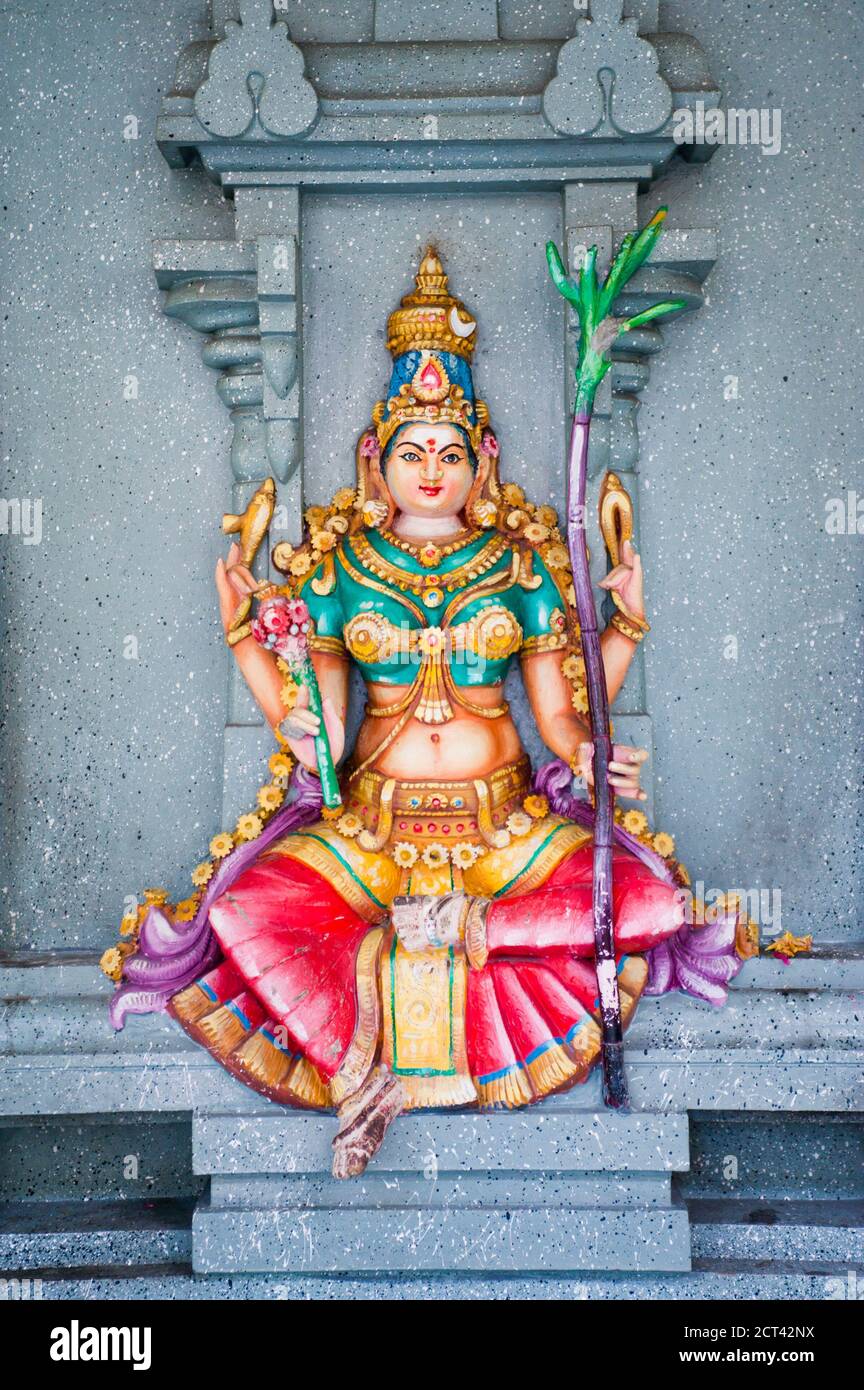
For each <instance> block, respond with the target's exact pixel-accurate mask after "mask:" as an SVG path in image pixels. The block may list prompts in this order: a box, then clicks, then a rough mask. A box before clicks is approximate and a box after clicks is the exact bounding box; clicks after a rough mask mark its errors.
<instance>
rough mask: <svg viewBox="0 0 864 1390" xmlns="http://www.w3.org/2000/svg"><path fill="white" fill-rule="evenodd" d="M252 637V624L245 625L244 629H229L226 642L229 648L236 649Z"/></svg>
mask: <svg viewBox="0 0 864 1390" xmlns="http://www.w3.org/2000/svg"><path fill="white" fill-rule="evenodd" d="M251 636H252V624H251V623H243V625H242V627H235V628H229V630H228V632H227V633H226V634H225V641H226V643H227V644H228V646H229V647H236V646H237V643H238V642H244V641H245V640H246V638H247V637H251Z"/></svg>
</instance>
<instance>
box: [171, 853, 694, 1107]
mask: <svg viewBox="0 0 864 1390" xmlns="http://www.w3.org/2000/svg"><path fill="white" fill-rule="evenodd" d="M614 858H615V872H614V900H613V901H614V921H615V945H616V957H617V959H618V964H619V988H620V993H621V1000H622V1012H623V1016H624V1021H625V1024H626V1023H627V1022H628V1021H629V1019H630V1018H631V1017H632V1015H633V1013H634V1011H635V1007H636V1003H637V1001H638V998H639V995H640V993H641V990H642V988H643V985H644V983H645V978H646V974H647V965H646V962H645V961H644V959H643V958H642V956H641V954H640V953H642V952H644V951H646V950H649V949H650V948H651V947H652V946H655V945H657V944H658V943H659V942H660V941H662V940H663V939H664V938H665V937H667V936H669V935H670V934H672V933H673V932H675V931H677V930H678V928H679V927H680V926H681V922H682V912H683V909H682V906H681V900H680V894H679V893H678V892H677V890H676V889H674V888H672V887H670V886H669V885H668V884H665V883H662V882H661V881H660V880H658V879H656V878H655V877H654V876H653V875H652V874H651V872H650V870H649V869H647V868H646V867H645V866H644V865H642V864H641V863H640V862H639V861H638V860H637V859H635V858H634V857H633V856H632V855H630V854H628V853H627V852H626V851H624V850H620V849H616V850H615V855H614ZM591 878H592V849H591V846H590V845H586V846H584V847H582V848H581V849H577V850H575V851H574V852H573V853H571V854H570V855H569V856H568V857H567V858H566V859H565V860H564V861H563V862H562V863H560V864H559V865H558V867H557V868H556V869H555V870H554V872H553V873H552V874H551V875H550V877H549V878H548V879H547V880H546V882H545V883H544V884H543V886H542V887H541V888H539V889H536V890H535V891H533V892H529V893H525V894H522V895H519V896H515V897H509V898H507V897H505V898H502V899H500V900H498V901H495V902H493V903H492V905H491V907H490V910H489V916H488V935H489V942H490V956H489V960H488V962H487V964H486V965H485V966H484V968H483V969H481V970H469V969H468V968H467V965H466V963H465V961H464V957H462V956H461V953H460V954H459V955H458V956H457V955H456V954H455V953H454V952H449V953H448V954H447V957H446V961H444V962H443V964H442V969H443V970H444V972H445V974H446V973H447V972H450V974H449V998H450V999H451V1001H452V1000H454V998H455V1003H454V1004H453V1008H454V1010H455V1013H456V1015H458V1016H457V1017H456V1019H455V1025H456V1026H455V1030H454V1028H453V1027H452V1026H451V1040H450V1041H451V1044H452V1048H453V1052H454V1056H453V1059H452V1061H453V1065H452V1067H451V1068H449V1069H448V1068H447V1067H446V1066H441V1067H431V1068H430V1067H428V1066H426V1067H422V1066H406V1067H405V1068H404V1071H405V1076H406V1082H407V1083H408V1088H409V1094H410V1095H412V1096H413V1098H414V1099H413V1103H414V1104H420V1105H423V1104H435V1105H440V1104H479V1105H504V1106H513V1105H521V1104H526V1103H528V1102H530V1101H533V1100H536V1099H539V1098H540V1097H541V1096H543V1095H546V1094H548V1093H549V1092H550V1091H554V1090H558V1089H560V1088H561V1087H564V1086H568V1085H572V1084H574V1082H578V1081H584V1080H585V1078H586V1077H587V1075H588V1074H589V1072H590V1070H591V1068H592V1066H593V1065H594V1062H595V1061H596V1060H597V1057H598V1055H599V1050H600V1030H599V1025H598V1018H599V1006H598V999H597V984H596V977H595V973H594V967H593V963H592V957H593V929H592V884H591ZM210 922H211V925H212V928H213V931H214V933H215V935H216V937H217V938H218V941H219V944H220V945H221V948H222V951H223V953H224V957H225V959H224V962H223V963H222V964H221V965H219V966H217V967H216V969H215V970H212V971H211V972H210V973H209V974H207V975H206V976H204V977H203V978H202V979H201V980H199V981H198V982H197V983H196V984H195V985H192V986H191V987H190V988H188V989H186V990H184V991H183V992H182V993H181V994H179V995H176V996H175V998H174V999H173V1000H172V1002H171V1006H170V1008H171V1012H172V1013H173V1014H174V1016H175V1017H176V1018H177V1019H178V1020H179V1021H180V1022H181V1023H182V1025H183V1026H184V1028H186V1029H187V1031H188V1032H189V1033H190V1034H192V1036H194V1037H195V1038H196V1039H197V1040H198V1041H200V1042H201V1043H203V1044H204V1045H205V1046H206V1047H207V1048H208V1049H209V1051H210V1052H211V1053H212V1054H213V1055H214V1056H215V1057H216V1058H217V1059H218V1060H219V1061H220V1062H221V1063H222V1064H223V1065H225V1066H226V1067H227V1068H228V1069H229V1070H230V1071H231V1072H232V1073H233V1074H235V1075H236V1076H237V1077H238V1078H239V1079H241V1080H243V1081H244V1082H245V1083H246V1084H248V1085H251V1086H253V1087H254V1088H255V1089H256V1090H258V1091H260V1092H262V1093H263V1094H264V1095H266V1096H268V1097H269V1098H271V1099H273V1100H277V1101H281V1102H286V1103H291V1104H300V1105H309V1106H315V1107H324V1106H328V1105H331V1104H334V1103H337V1102H338V1101H339V1100H340V1099H341V1098H342V1097H343V1096H344V1095H345V1094H348V1093H349V1092H350V1090H351V1089H353V1087H354V1085H356V1084H357V1083H358V1081H359V1080H362V1077H363V1075H364V1074H365V1072H367V1071H368V1069H369V1067H370V1066H371V1064H372V1063H373V1061H374V1060H375V1058H376V1056H380V1055H381V1052H382V1047H383V1048H384V1052H385V1055H386V1060H387V1063H388V1065H390V1066H391V1067H393V1069H394V1070H396V1071H400V1070H402V1068H401V1067H400V1065H399V1064H398V1061H399V1059H398V1056H397V1057H395V1058H394V1055H393V1052H394V1047H393V1038H392V1037H391V1038H390V1045H389V1050H388V1046H387V1037H388V1033H387V1030H388V1027H391V1025H392V1028H393V1029H395V1030H396V1031H398V1028H399V1020H398V1018H394V1020H391V1018H390V1014H391V1013H392V1014H393V1015H394V1016H395V1014H396V1009H395V1006H394V1005H393V998H395V995H394V996H393V998H391V997H390V996H389V995H388V998H387V1001H386V1002H387V1005H388V1007H387V1008H386V1009H384V1010H382V1007H381V1005H382V991H383V992H386V991H387V989H388V988H389V986H388V984H387V980H388V978H389V977H388V976H387V970H388V969H389V968H390V967H389V965H388V962H389V961H390V960H391V959H393V960H395V956H396V947H395V945H394V943H393V939H392V933H391V932H390V930H389V928H387V927H376V926H374V925H373V926H370V923H369V922H368V921H367V920H366V919H365V918H363V917H361V916H359V915H358V913H357V912H355V911H354V910H353V909H352V908H351V907H349V906H348V905H347V904H346V903H345V902H344V900H343V899H342V898H341V897H340V895H339V893H338V892H337V891H336V889H335V888H334V887H333V886H332V885H331V884H330V883H329V882H328V881H327V880H326V879H324V878H323V877H321V875H319V874H318V873H316V872H315V871H314V870H312V869H310V868H308V867H307V866H306V865H304V864H301V863H299V862H298V861H297V860H296V859H293V858H288V857H287V856H285V855H278V856H274V857H270V858H265V859H263V860H262V861H261V862H260V863H257V864H254V865H253V866H252V867H250V868H249V869H247V870H246V872H245V873H244V874H242V875H241V876H240V878H238V880H237V881H236V883H235V884H234V885H233V886H232V887H231V888H230V889H229V890H228V891H227V892H226V893H225V894H224V895H223V896H222V897H221V898H220V899H219V900H218V901H217V902H216V903H215V904H214V906H213V907H212V908H211V911H210ZM394 968H395V967H394ZM392 978H393V979H394V980H395V978H396V977H395V974H394V975H393V976H392ZM382 980H383V982H384V983H383V985H382ZM444 983H445V985H446V983H447V981H446V980H445V982H444ZM454 1038H455V1042H454V1041H453V1039H454ZM446 1042H447V1039H445V1046H446ZM394 1062H395V1064H394ZM447 1078H451V1079H450V1080H448V1079H447ZM412 1088H413V1089H412Z"/></svg>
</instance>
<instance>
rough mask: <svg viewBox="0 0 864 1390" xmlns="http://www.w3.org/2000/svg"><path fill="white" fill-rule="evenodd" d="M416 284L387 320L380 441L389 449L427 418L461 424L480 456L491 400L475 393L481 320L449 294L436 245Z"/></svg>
mask: <svg viewBox="0 0 864 1390" xmlns="http://www.w3.org/2000/svg"><path fill="white" fill-rule="evenodd" d="M415 283H416V288H415V290H414V291H413V292H412V293H411V294H406V295H405V296H404V298H403V300H402V303H401V305H400V307H399V308H398V309H396V310H394V312H393V313H392V314H391V315H390V317H389V319H388V321H387V348H388V350H389V352H390V353H391V355H392V357H393V376H392V378H391V381H390V395H389V399H388V400H387V401H379V402H378V404H377V405H376V406H375V408H374V410H373V411H372V419H373V421H374V424H375V433H376V435H377V437H378V443H379V445H380V446H381V449H382V450H383V449H386V447H387V445H388V443H389V442H390V440H391V439H392V437H393V435H394V434H395V433H396V431H397V430H398V429H399V428H400V427H401V426H402V425H405V424H410V423H413V422H414V421H418V420H423V421H427V422H428V423H429V424H452V425H458V426H460V427H461V428H462V429H464V430H465V432H466V434H467V435H468V438H469V439H470V441H471V447H472V448H473V450H474V453H475V454H477V453H478V451H479V448H480V440H481V438H482V436H483V430H484V429H485V428H486V426H487V425H488V423H489V411H488V409H487V407H486V404H485V402H484V401H479V400H476V399H475V397H474V383H473V379H472V376H471V359H472V357H473V355H474V349H475V347H476V345H477V321H476V319H473V318H472V317H471V315H470V314H469V313H468V310H467V309H466V308H465V306H464V304H462V303H461V301H460V300H458V299H456V298H454V296H453V295H452V294H450V293H449V292H448V290H447V276H446V275H445V274H444V270H443V267H442V265H441V261H440V258H439V256H438V252H437V251H436V250H435V248H434V247H433V246H430V247H428V248H427V250H426V254H425V255H424V257H423V259H422V261H421V262H420V269H419V270H418V272H417V275H416V278H415Z"/></svg>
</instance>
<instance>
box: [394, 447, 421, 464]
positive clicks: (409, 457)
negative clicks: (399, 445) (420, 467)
mask: <svg viewBox="0 0 864 1390" xmlns="http://www.w3.org/2000/svg"><path fill="white" fill-rule="evenodd" d="M399 457H400V458H401V459H403V460H404V462H405V463H419V461H420V455H419V454H415V453H414V452H413V450H406V451H405V453H404V454H400V455H399Z"/></svg>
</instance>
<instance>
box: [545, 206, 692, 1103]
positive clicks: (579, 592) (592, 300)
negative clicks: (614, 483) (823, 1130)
mask: <svg viewBox="0 0 864 1390" xmlns="http://www.w3.org/2000/svg"><path fill="white" fill-rule="evenodd" d="M665 216H666V209H665V208H661V209H660V211H659V212H657V213H656V214H655V216H654V217H653V218H652V219H651V221H650V222H649V223H648V224H647V226H646V227H644V228H643V229H642V231H641V232H639V233H638V234H636V233H632V232H630V233H628V234H627V235H626V236H625V237H624V239H623V241H622V243H621V246H620V247H619V250H618V253H617V255H616V256H615V257H614V259H613V261H612V265H611V266H610V269H609V274H608V275H607V277H606V279H605V281H604V283H603V285H602V287H600V286H599V285H598V281H597V270H596V265H597V248H596V246H592V247H591V248H590V250H589V251H588V253H587V255H586V257H585V263H584V265H583V267H582V270H581V271H580V272H579V273H578V274H577V276H576V279H575V282H574V281H573V280H571V279H570V278H569V277H568V275H567V272H566V270H565V267H564V262H563V260H562V259H561V256H560V253H559V251H558V248H557V247H556V246H555V244H554V242H551V241H550V242H548V243H547V246H546V260H547V264H548V267H549V274H550V275H551V277H552V280H553V283H554V284H555V287H556V289H557V290H558V292H559V293H560V294H562V295H563V296H564V298H565V299H566V300H567V301H568V302H569V303H570V304H571V305H572V306H573V308H574V309H575V311H576V313H577V315H578V318H579V349H578V355H577V366H576V398H575V402H574V406H573V423H572V428H571V432H570V453H569V463H568V471H567V547H568V550H569V552H570V564H571V568H572V570H573V589H574V593H575V597H576V612H577V616H578V619H579V626H580V629H581V640H582V655H583V658H584V661H585V680H586V685H587V689H588V710H589V718H590V724H591V739H592V743H593V759H592V765H593V775H594V808H595V821H594V851H593V866H592V910H593V919H594V921H593V925H594V958H595V968H596V971H597V993H598V996H599V1000H600V1026H601V1035H602V1051H601V1061H602V1071H603V1099H604V1102H605V1104H606V1105H607V1106H609V1107H611V1108H612V1109H621V1108H623V1107H624V1106H626V1105H627V1104H628V1097H627V1079H626V1076H625V1073H624V1058H623V1041H622V1039H623V1030H622V1023H621V999H620V995H619V992H618V974H617V968H616V965H615V934H614V922H613V910H612V887H613V877H612V832H613V827H614V811H615V794H614V789H613V788H612V787H611V786H610V784H609V763H610V762H611V761H612V735H611V729H610V723H609V697H608V692H607V688H606V673H605V670H604V667H603V655H602V652H601V650H600V634H599V632H598V629H597V609H596V605H595V603H594V590H593V586H592V583H591V574H590V570H589V563H588V548H587V541H586V531H585V498H586V491H587V482H588V445H589V442H590V437H591V421H592V417H593V413H594V398H595V396H596V393H597V388H598V387H599V385H600V383H601V381H602V380H603V378H604V377H605V375H606V373H607V372H608V371H609V368H610V367H611V365H612V363H611V358H610V357H609V352H610V350H611V348H612V346H613V344H614V343H615V342H616V341H617V339H618V338H619V337H620V336H621V334H622V333H626V332H628V331H629V330H630V329H631V328H637V327H639V326H640V325H641V324H643V323H648V322H650V321H651V320H652V319H655V318H661V317H662V316H664V315H665V314H670V313H672V312H673V311H675V310H678V309H683V308H685V307H686V306H685V304H684V302H683V301H682V300H669V301H664V302H663V303H660V304H654V305H652V306H651V307H650V308H648V309H645V310H644V311H642V312H641V313H639V314H634V315H632V316H631V317H630V318H626V319H616V318H613V317H612V316H611V313H610V310H611V309H612V307H613V304H614V302H615V299H616V297H617V295H618V294H619V293H620V291H621V290H622V289H623V287H624V285H625V284H626V283H627V281H628V280H629V279H630V278H631V276H632V275H634V274H635V272H636V271H637V270H638V269H639V267H640V266H641V265H643V264H644V262H645V261H646V260H647V259H648V257H649V256H650V254H651V251H652V250H653V248H654V246H655V244H656V242H657V239H658V237H659V236H660V231H661V227H662V222H663V219H664V217H665Z"/></svg>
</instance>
